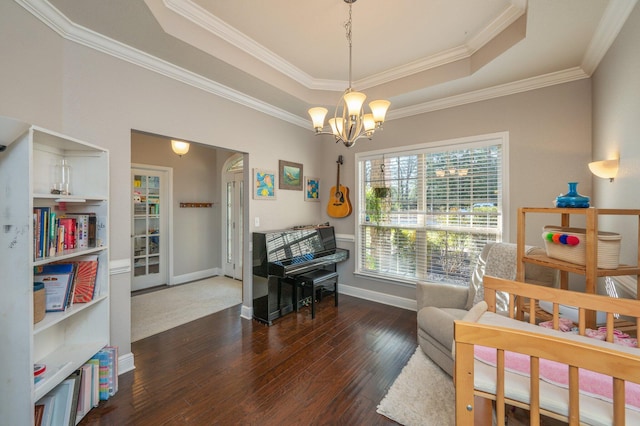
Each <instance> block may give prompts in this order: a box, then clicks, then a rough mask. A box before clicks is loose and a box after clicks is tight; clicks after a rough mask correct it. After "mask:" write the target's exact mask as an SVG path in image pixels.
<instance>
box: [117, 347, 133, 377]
mask: <svg viewBox="0 0 640 426" xmlns="http://www.w3.org/2000/svg"><path fill="white" fill-rule="evenodd" d="M135 368H136V366H135V365H134V363H133V353H132V352H129V353H128V354H124V355H121V356H119V357H118V376H119V375H121V374H124V373H126V372H128V371H131V370H135Z"/></svg>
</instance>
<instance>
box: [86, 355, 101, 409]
mask: <svg viewBox="0 0 640 426" xmlns="http://www.w3.org/2000/svg"><path fill="white" fill-rule="evenodd" d="M87 364H88V365H90V366H91V406H92V407H97V406H98V404H99V403H100V360H99V359H98V358H95V357H94V358H91V359H90V360H89V361H87Z"/></svg>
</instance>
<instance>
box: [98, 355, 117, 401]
mask: <svg viewBox="0 0 640 426" xmlns="http://www.w3.org/2000/svg"><path fill="white" fill-rule="evenodd" d="M93 360H97V361H98V363H99V387H100V392H99V395H100V400H101V401H106V400H108V399H109V397H110V396H113V395H115V394H116V392H117V391H118V348H117V346H105V347H104V348H102V349H100V350H99V351H98V353H96V354H95V355H94V356H93V358H92V361H93ZM93 362H95V361H93Z"/></svg>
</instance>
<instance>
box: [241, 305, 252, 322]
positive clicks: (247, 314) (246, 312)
mask: <svg viewBox="0 0 640 426" xmlns="http://www.w3.org/2000/svg"><path fill="white" fill-rule="evenodd" d="M240 318H244V319H248V320H250V319H253V308H252V307H251V306H246V305H242V307H241V308H240Z"/></svg>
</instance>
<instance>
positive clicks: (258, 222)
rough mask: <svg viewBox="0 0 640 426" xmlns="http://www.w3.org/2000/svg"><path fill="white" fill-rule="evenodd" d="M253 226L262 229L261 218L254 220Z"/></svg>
mask: <svg viewBox="0 0 640 426" xmlns="http://www.w3.org/2000/svg"><path fill="white" fill-rule="evenodd" d="M253 225H254V226H255V227H256V228H259V227H260V218H259V217H256V218H255V219H254V220H253Z"/></svg>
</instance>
